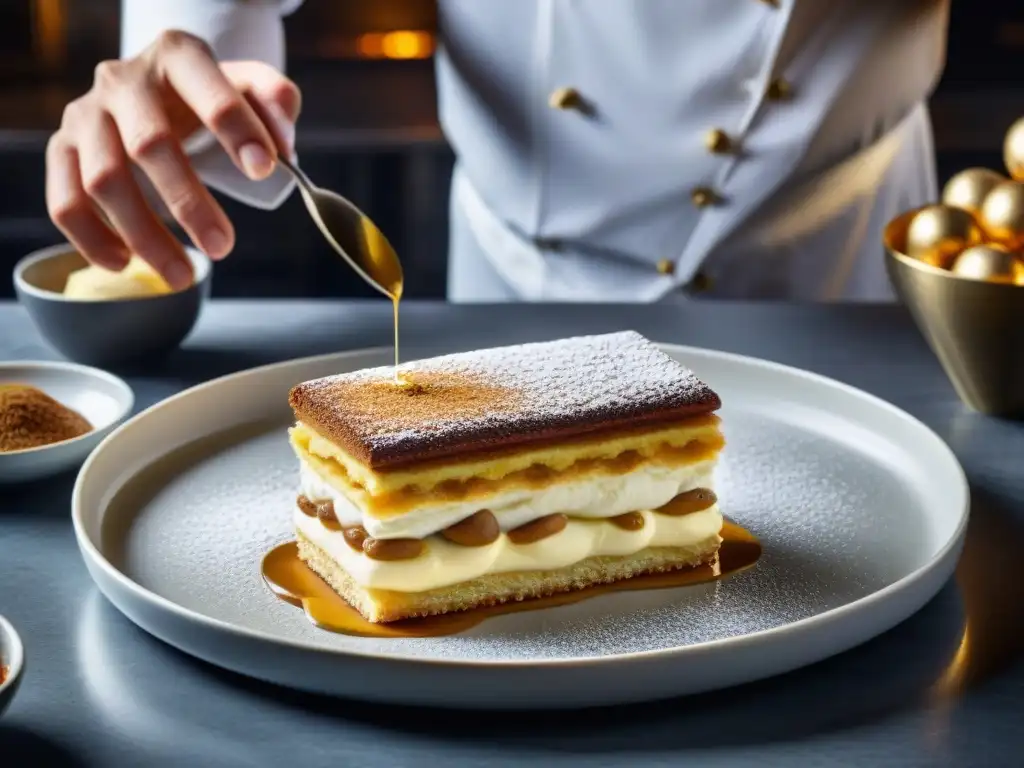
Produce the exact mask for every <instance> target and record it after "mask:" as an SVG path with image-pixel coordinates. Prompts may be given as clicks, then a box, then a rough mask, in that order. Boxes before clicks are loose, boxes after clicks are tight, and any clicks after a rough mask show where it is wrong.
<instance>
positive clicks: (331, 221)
mask: <svg viewBox="0 0 1024 768" xmlns="http://www.w3.org/2000/svg"><path fill="white" fill-rule="evenodd" d="M278 161H279V162H280V163H281V165H283V166H284V167H285V168H287V169H288V170H289V171H290V172H291V174H292V175H293V176H294V177H295V180H296V181H297V182H298V183H299V191H300V192H301V193H302V202H304V203H305V204H306V209H307V210H308V211H309V215H310V216H312V217H313V221H314V222H316V225H317V227H318V228H319V229H320V231H321V232H322V233H323V236H324V237H325V238H326V239H327V242H329V243H330V244H331V246H332V247H333V248H334V250H336V251H337V252H338V253H339V254H340V255H341V256H342V258H344V259H345V261H347V262H348V263H349V265H350V266H351V267H352V269H354V270H355V271H356V273H358V275H359V276H360V277H361V278H363V280H365V281H366V282H367V283H369V284H370V285H371V286H372V287H373V288H376V289H377V290H378V291H380V292H381V293H383V294H384V295H385V296H387V297H388V298H389V299H392V300H393V301H396V302H397V301H398V300H399V299H401V298H402V289H403V279H402V263H401V262H400V261H399V260H398V254H396V253H395V249H394V248H392V247H391V243H389V242H388V239H387V237H385V236H384V233H383V232H381V231H380V229H379V228H378V227H377V225H376V224H374V223H373V222H372V221H371V220H370V217H369V216H367V215H366V214H365V213H363V212H362V211H361V210H359V209H358V208H357V207H356V206H355V205H354V204H353V203H352V202H350V201H349V200H346V199H345V198H344V197H342V196H341V195H339V194H338V193H336V192H331V191H330V190H327V189H321V188H320V187H318V186H317V185H316V184H314V183H313V182H312V181H310V179H309V177H308V176H307V175H306V173H305V172H304V171H303V170H302V169H301V168H299V166H298V165H296V164H295V163H293V162H292V161H291V160H289V159H287V158H286V157H284V156H281V157H279V158H278Z"/></svg>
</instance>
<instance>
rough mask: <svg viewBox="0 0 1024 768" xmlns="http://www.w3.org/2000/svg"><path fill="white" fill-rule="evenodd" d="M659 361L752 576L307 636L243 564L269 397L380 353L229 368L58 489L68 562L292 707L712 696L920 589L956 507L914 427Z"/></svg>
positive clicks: (953, 540) (273, 523) (944, 466)
mask: <svg viewBox="0 0 1024 768" xmlns="http://www.w3.org/2000/svg"><path fill="white" fill-rule="evenodd" d="M663 348H664V349H665V350H666V351H667V352H668V353H669V354H670V355H672V356H673V357H675V358H677V359H679V360H681V361H682V362H684V363H685V364H687V365H689V366H690V367H692V368H693V369H694V370H695V371H697V373H698V374H699V375H700V376H701V377H702V378H703V379H705V380H706V381H707V382H708V383H709V384H711V386H712V387H714V388H715V389H716V390H717V391H718V392H719V394H721V396H722V399H723V401H724V403H725V405H724V407H723V409H722V412H721V413H722V416H723V423H724V428H725V432H726V437H727V440H728V445H727V448H726V452H725V455H724V458H723V462H722V465H721V468H720V470H719V475H718V480H717V489H718V492H719V497H720V499H721V501H722V506H723V509H724V511H725V512H726V514H727V515H728V516H729V517H731V518H732V519H734V520H736V521H737V522H739V523H741V524H742V525H744V526H745V527H747V528H748V529H750V530H751V531H753V532H754V533H755V534H757V535H758V536H759V537H760V539H761V541H762V543H763V545H764V554H763V556H762V558H761V560H760V561H759V562H758V564H757V565H756V566H755V567H754V568H753V569H751V570H749V571H746V572H743V573H740V574H738V575H735V576H732V577H730V578H728V579H726V580H723V581H720V582H717V583H714V584H705V585H699V586H692V587H684V588H680V589H672V590H653V591H646V592H622V593H613V594H609V595H605V596H602V597H598V598H594V599H591V600H586V601H583V602H580V603H577V604H574V605H570V606H563V607H559V608H550V609H545V610H539V611H530V612H525V613H517V614H511V615H507V616H501V617H497V618H493V619H490V620H488V621H485V622H484V623H483V624H481V625H480V626H478V627H476V628H475V629H473V630H470V631H468V632H466V633H464V634H462V635H458V636H454V637H443V638H430V639H398V640H395V639H373V638H358V637H348V636H344V635H338V634H332V633H329V632H325V631H322V630H319V629H317V628H315V627H313V626H312V625H311V624H310V623H309V622H308V621H307V620H306V618H305V616H304V615H303V614H302V613H301V612H300V611H299V610H297V609H296V608H294V607H292V606H290V605H287V604H285V603H283V602H281V601H279V600H278V599H276V598H274V597H273V596H271V594H270V593H269V591H268V590H267V589H266V588H265V586H264V585H263V584H262V581H261V578H260V573H259V563H260V559H261V557H262V555H263V554H264V553H265V552H266V551H267V550H268V549H270V548H271V547H272V546H273V545H275V544H277V543H278V542H281V541H284V540H287V539H289V538H291V527H290V526H291V509H292V506H293V504H294V496H295V493H296V488H297V484H296V465H295V459H294V456H293V455H292V454H291V451H290V448H289V446H288V444H287V439H286V436H285V432H284V428H285V426H286V425H287V424H288V423H289V422H290V419H291V415H290V412H289V410H288V407H287V403H286V395H287V392H288V390H289V388H290V387H291V386H293V385H294V384H296V383H298V382H300V381H303V380H306V379H310V378H314V377H318V376H323V375H328V374H331V373H336V372H341V371H348V370H355V369H359V368H364V367H367V366H372V365H384V364H387V362H388V359H389V355H390V350H370V351H365V352H355V353H347V354H340V355H332V356H326V357H318V358H309V359H305V360H296V361H291V362H287V363H283V364H279V365H273V366H268V367H264V368H258V369H255V370H251V371H247V372H243V373H240V374H234V375H231V376H228V377H225V378H222V379H218V380H216V381H213V382H210V383H207V384H204V385H201V386H199V387H196V388H194V389H191V390H187V391H185V392H183V393H181V394H179V395H176V396H174V397H172V398H170V399H169V400H167V401H164V402H163V403H161V404H159V405H157V406H154V407H153V408H151V409H149V410H148V411H146V412H144V413H142V414H141V415H139V416H137V417H135V418H134V419H132V420H131V421H130V422H128V423H127V424H125V425H123V426H122V427H121V428H120V429H118V430H117V431H116V432H114V433H113V434H112V435H111V436H110V437H108V438H107V439H106V440H105V441H104V442H103V444H102V445H101V446H100V447H99V449H98V450H97V451H96V452H95V453H94V454H93V455H92V457H90V459H89V461H88V462H87V463H86V465H85V466H84V467H83V468H82V471H81V473H80V474H79V477H78V482H77V483H76V486H75V490H74V495H73V502H72V507H73V521H74V527H75V533H76V536H77V539H78V543H79V546H80V548H81V551H82V554H83V556H84V558H85V562H86V565H87V566H88V569H89V572H90V573H91V575H92V577H93V579H94V580H95V581H96V583H97V585H98V586H99V588H100V589H101V590H102V591H103V593H104V594H105V595H106V596H107V597H108V598H109V599H110V601H111V602H112V603H113V604H114V605H115V606H117V607H118V608H119V609H120V610H121V611H122V612H123V613H124V614H125V615H126V616H128V617H129V618H130V619H131V620H132V621H134V622H135V623H136V624H138V625H139V626H140V627H142V628H143V629H145V630H147V631H148V632H150V633H151V634H153V635H155V636H156V637H158V638H160V639H162V640H164V641H165V642H167V643H169V644H171V645H173V646H175V647H177V648H179V649H181V650H182V651H185V652H186V653H189V654H192V655H194V656H197V657H199V658H201V659H205V660H206V661H208V662H210V663H213V664H216V665H219V666H221V667H225V668H227V669H230V670H233V671H236V672H239V673H242V674H245V675H249V676H252V677H255V678H259V679H262V680H266V681H270V682H274V683H278V684H281V685H285V686H289V687H294V688H298V689H302V690H307V691H314V692H320V693H326V694H332V695H339V696H348V697H355V698H362V699H369V700H375V701H383V702H393V703H402V704H422V705H431V706H443V707H485V708H555V707H576V706H588V705H606V704H618V703H627V702H637V701H643V700H651V699H658V698H665V697H671V696H676V695H683V694H690V693H696V692H699V691H706V690H710V689H714V688H721V687H726V686H730V685H735V684H738V683H743V682H748V681H752V680H755V679H758V678H763V677H767V676H770V675H775V674H779V673H782V672H785V671H788V670H791V669H794V668H797V667H800V666H803V665H807V664H811V663H813V662H815V661H818V660H820V659H823V658H826V657H828V656H831V655H833V654H836V653H839V652H841V651H844V650H846V649H848V648H851V647H853V646H855V645H857V644H859V643H862V642H864V641H866V640H868V639H869V638H871V637H874V636H876V635H878V634H880V633H882V632H884V631H886V630H887V629H889V628H891V627H893V626H894V625H895V624H897V623H898V622H900V621H902V620H903V619H905V618H907V617H908V616H910V615H911V614H913V613H914V612H915V611H917V610H918V609H919V608H920V607H921V606H923V605H924V604H925V603H926V602H927V601H928V600H929V599H930V598H931V597H932V596H933V595H935V593H936V592H937V591H938V590H939V589H940V587H941V586H942V585H943V584H944V583H945V582H946V580H947V579H948V578H949V577H950V575H951V573H952V571H953V568H954V566H955V564H956V561H957V558H958V556H959V553H960V549H961V546H962V542H963V536H964V532H965V529H966V523H967V515H968V507H969V498H968V488H967V483H966V480H965V477H964V474H963V471H962V469H961V468H960V466H959V464H958V463H957V461H956V458H955V457H954V456H953V454H952V453H951V452H950V450H949V449H948V448H947V447H946V445H945V444H944V443H943V442H942V441H941V440H940V439H939V438H938V437H937V436H936V435H935V434H934V433H933V432H931V431H930V430H929V429H928V428H927V427H925V426H924V425H923V424H921V423H920V422H918V421H917V420H915V419H913V418H912V417H911V416H909V415H907V414H906V413H904V412H903V411H900V410H899V409H897V408H895V407H894V406H892V405H889V404H888V403H885V402H883V401H881V400H879V399H877V398H875V397H872V396H870V395H867V394H865V393H863V392H861V391H859V390H856V389H853V388H851V387H848V386H846V385H843V384H840V383H838V382H835V381H832V380H830V379H826V378H823V377H820V376H817V375H814V374H810V373H806V372H803V371H799V370H796V369H793V368H787V367H785V366H780V365H776V364H773V363H768V362H764V361H759V360H754V359H751V358H746V357H740V356H736V355H729V354H723V353H718V352H711V351H706V350H700V349H693V348H686V347H673V346H664V347H663ZM254 424H255V426H253V425H254ZM244 425H249V426H248V427H245V426H244ZM240 427H241V429H239V428H240ZM157 436H159V439H156V438H157ZM207 437H209V438H210V439H207V440H201V441H200V442H199V443H196V441H197V440H198V439H199V438H207ZM187 444H192V446H191V447H190V448H188V449H187V451H185V452H184V453H182V452H180V451H179V452H177V456H178V458H175V459H173V460H171V459H168V458H166V457H167V454H168V453H169V452H171V451H173V450H174V449H176V448H178V447H181V446H185V445H187ZM154 462H157V463H156V464H155V466H156V467H157V468H158V469H157V470H156V471H149V472H147V473H145V474H141V475H140V470H142V469H143V468H144V467H146V466H147V465H154ZM129 480H131V481H132V482H131V484H130V485H128V486H127V488H125V489H123V490H122V491H121V492H120V493H119V492H118V490H119V489H122V487H123V486H125V484H126V483H127V482H128V481H129ZM132 489H134V490H132ZM115 497H116V503H112V501H113V500H114V499H115Z"/></svg>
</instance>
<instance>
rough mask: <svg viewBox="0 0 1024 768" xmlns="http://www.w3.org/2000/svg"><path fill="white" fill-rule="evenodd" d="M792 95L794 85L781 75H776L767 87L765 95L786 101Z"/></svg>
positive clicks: (775, 99)
mask: <svg viewBox="0 0 1024 768" xmlns="http://www.w3.org/2000/svg"><path fill="white" fill-rule="evenodd" d="M792 95H793V86H791V85H790V84H789V81H788V80H786V79H784V78H781V77H776V78H775V79H774V80H772V81H771V82H770V83H768V87H767V88H766V89H765V96H767V97H768V98H769V99H770V100H771V101H785V100H786V99H788V98H789V97H790V96H792Z"/></svg>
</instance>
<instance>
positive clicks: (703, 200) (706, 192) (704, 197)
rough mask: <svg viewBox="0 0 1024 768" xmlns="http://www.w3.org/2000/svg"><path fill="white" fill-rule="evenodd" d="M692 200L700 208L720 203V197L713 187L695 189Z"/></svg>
mask: <svg viewBox="0 0 1024 768" xmlns="http://www.w3.org/2000/svg"><path fill="white" fill-rule="evenodd" d="M690 200H691V201H692V202H693V204H694V205H695V206H697V207H698V208H706V207H707V206H709V205H712V204H713V203H715V202H717V201H718V195H716V194H715V191H714V190H713V189H711V187H695V188H694V190H693V191H692V192H690Z"/></svg>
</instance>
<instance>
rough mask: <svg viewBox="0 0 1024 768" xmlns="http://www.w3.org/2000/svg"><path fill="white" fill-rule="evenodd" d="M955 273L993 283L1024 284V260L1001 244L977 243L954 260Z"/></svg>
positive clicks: (953, 268)
mask: <svg viewBox="0 0 1024 768" xmlns="http://www.w3.org/2000/svg"><path fill="white" fill-rule="evenodd" d="M952 270H953V274H955V275H959V276H960V277H967V278H970V279H971V280H987V281H988V282H991V283H1015V284H1017V285H1021V284H1024V261H1021V260H1020V258H1019V257H1018V256H1017V255H1016V254H1014V253H1010V252H1009V251H1008V250H1006V248H1004V247H1003V246H1001V245H993V244H988V245H975V246H974V247H972V248H968V249H967V250H965V251H964V252H963V253H961V254H960V255H959V256H957V257H956V261H954V262H953V267H952Z"/></svg>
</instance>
